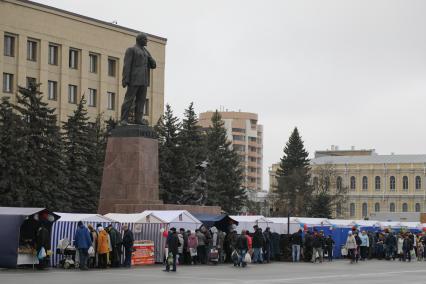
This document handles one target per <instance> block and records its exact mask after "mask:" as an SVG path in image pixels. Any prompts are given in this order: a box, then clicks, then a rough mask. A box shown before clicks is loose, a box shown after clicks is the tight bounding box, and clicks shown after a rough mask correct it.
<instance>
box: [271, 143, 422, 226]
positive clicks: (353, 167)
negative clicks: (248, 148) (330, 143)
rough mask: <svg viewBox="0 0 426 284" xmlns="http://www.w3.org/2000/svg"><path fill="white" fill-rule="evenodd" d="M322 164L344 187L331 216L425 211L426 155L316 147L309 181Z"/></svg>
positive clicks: (273, 181) (335, 183) (274, 184)
mask: <svg viewBox="0 0 426 284" xmlns="http://www.w3.org/2000/svg"><path fill="white" fill-rule="evenodd" d="M340 151H345V152H346V153H342V152H340ZM342 154H343V155H342ZM325 165H332V167H333V170H334V175H333V178H335V179H336V180H335V181H331V182H330V184H331V185H332V186H335V187H345V188H346V191H347V198H346V202H345V204H342V205H341V208H336V210H335V211H336V212H334V216H335V217H338V218H346V219H364V218H366V217H368V218H370V219H371V218H374V216H375V215H377V214H378V213H380V214H382V215H383V214H387V213H389V215H392V214H396V213H401V212H402V213H405V212H424V211H425V208H426V183H425V178H426V155H378V154H376V153H375V151H374V150H359V151H356V150H355V151H353V150H352V151H351V150H335V149H334V150H331V151H320V152H319V155H316V157H315V158H314V159H312V160H311V170H312V173H313V174H312V181H313V182H315V178H316V177H315V172H318V171H317V170H318V168H319V167H323V166H325ZM278 167H279V164H274V166H273V167H272V168H271V169H270V171H269V174H270V190H271V191H272V192H273V191H274V190H276V187H277V181H276V169H277V168H278ZM339 212H340V213H339Z"/></svg>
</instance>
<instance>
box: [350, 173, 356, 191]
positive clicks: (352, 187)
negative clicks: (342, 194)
mask: <svg viewBox="0 0 426 284" xmlns="http://www.w3.org/2000/svg"><path fill="white" fill-rule="evenodd" d="M355 188H356V179H355V177H354V176H351V189H352V190H355Z"/></svg>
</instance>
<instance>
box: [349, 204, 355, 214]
mask: <svg viewBox="0 0 426 284" xmlns="http://www.w3.org/2000/svg"><path fill="white" fill-rule="evenodd" d="M349 214H350V216H351V217H354V216H355V203H351V204H349Z"/></svg>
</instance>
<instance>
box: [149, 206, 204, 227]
mask: <svg viewBox="0 0 426 284" xmlns="http://www.w3.org/2000/svg"><path fill="white" fill-rule="evenodd" d="M142 214H144V215H145V222H144V223H150V224H152V223H162V224H167V226H168V228H173V227H174V228H176V229H177V230H179V229H180V228H183V229H185V230H193V231H195V230H196V229H198V228H199V227H200V226H201V225H202V223H201V221H200V220H198V219H197V218H196V217H195V216H194V215H192V214H191V213H189V212H188V211H186V210H146V211H144V212H143V213H142Z"/></svg>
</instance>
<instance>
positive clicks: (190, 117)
mask: <svg viewBox="0 0 426 284" xmlns="http://www.w3.org/2000/svg"><path fill="white" fill-rule="evenodd" d="M178 140H179V146H180V150H181V151H180V153H179V154H180V157H181V159H180V165H179V169H180V178H181V180H182V193H183V194H182V196H180V199H179V203H185V204H188V203H192V202H191V200H194V199H193V197H194V192H193V190H194V183H195V182H196V180H197V179H198V177H199V176H200V175H201V174H202V173H201V168H200V167H198V165H200V164H201V163H202V162H203V161H204V160H205V159H206V157H205V143H204V133H203V131H202V128H201V126H199V125H198V117H197V115H196V113H195V111H194V104H193V103H191V104H190V105H189V107H188V108H187V109H186V110H185V114H184V119H183V121H182V127H181V130H180V132H179V135H178Z"/></svg>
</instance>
